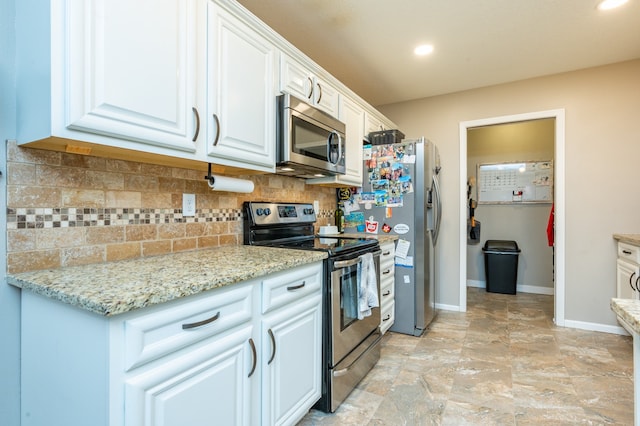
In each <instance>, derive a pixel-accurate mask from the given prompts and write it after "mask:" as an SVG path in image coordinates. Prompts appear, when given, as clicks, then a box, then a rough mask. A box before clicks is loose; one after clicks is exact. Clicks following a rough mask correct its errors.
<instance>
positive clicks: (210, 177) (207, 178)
mask: <svg viewBox="0 0 640 426" xmlns="http://www.w3.org/2000/svg"><path fill="white" fill-rule="evenodd" d="M204 178H205V180H208V181H209V185H212V186H213V184H214V183H215V181H216V178H215V176H213V175H212V174H211V163H209V171H208V173H207V175H206V176H205V177H204Z"/></svg>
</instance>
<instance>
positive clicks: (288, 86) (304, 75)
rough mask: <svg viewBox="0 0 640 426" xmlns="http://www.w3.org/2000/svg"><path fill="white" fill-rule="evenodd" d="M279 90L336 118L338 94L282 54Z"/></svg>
mask: <svg viewBox="0 0 640 426" xmlns="http://www.w3.org/2000/svg"><path fill="white" fill-rule="evenodd" d="M280 90H281V91H283V92H287V93H290V94H292V95H294V96H296V97H297V98H299V99H301V100H303V101H306V102H308V103H309V104H310V105H313V106H315V107H317V108H318V109H321V110H322V111H324V112H326V113H327V114H329V115H331V116H333V117H338V116H339V112H340V110H339V108H340V93H339V92H338V90H337V89H336V88H335V87H333V86H332V85H331V84H329V83H328V82H327V81H324V80H322V79H321V78H319V77H317V76H316V75H314V74H313V73H312V72H311V71H310V70H309V68H307V67H306V66H304V65H303V64H302V63H300V62H298V61H296V60H295V59H293V58H291V57H290V56H287V55H285V54H284V53H283V54H281V56H280Z"/></svg>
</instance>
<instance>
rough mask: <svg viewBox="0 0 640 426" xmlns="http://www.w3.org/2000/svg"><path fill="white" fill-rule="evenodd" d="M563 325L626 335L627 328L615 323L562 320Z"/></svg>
mask: <svg viewBox="0 0 640 426" xmlns="http://www.w3.org/2000/svg"><path fill="white" fill-rule="evenodd" d="M564 326H565V327H569V328H577V329H579V330H587V331H600V332H602V333H610V334H621V335H623V336H628V335H629V333H627V330H625V329H624V328H622V327H620V326H616V325H607V324H598V323H595V322H585V321H573V320H568V319H565V320H564Z"/></svg>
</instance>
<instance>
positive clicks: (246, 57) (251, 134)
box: [206, 2, 276, 172]
mask: <svg viewBox="0 0 640 426" xmlns="http://www.w3.org/2000/svg"><path fill="white" fill-rule="evenodd" d="M207 6H208V14H207V15H208V23H207V33H208V35H207V45H208V55H207V57H208V64H207V80H208V82H209V86H208V96H207V98H208V99H207V104H208V117H207V118H206V120H207V128H208V131H207V142H206V145H207V153H208V155H209V156H210V157H214V158H215V159H213V160H212V162H215V163H217V164H225V165H230V166H238V167H248V168H252V169H256V170H260V171H266V172H273V171H275V143H276V142H275V129H276V127H275V126H276V77H275V76H276V68H275V67H276V48H275V46H274V45H273V44H272V43H271V42H270V41H269V40H268V39H267V38H266V37H264V36H262V35H261V34H260V33H259V32H258V30H259V28H258V27H257V26H253V27H252V26H249V25H248V24H247V23H245V22H243V21H242V20H241V19H239V18H238V17H236V16H234V15H233V14H231V13H230V12H229V11H227V10H226V9H223V8H222V7H221V6H219V5H217V4H216V3H213V2H208V5H207Z"/></svg>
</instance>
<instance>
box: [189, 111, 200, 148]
mask: <svg viewBox="0 0 640 426" xmlns="http://www.w3.org/2000/svg"><path fill="white" fill-rule="evenodd" d="M192 109H193V113H194V114H195V116H196V131H195V134H194V135H193V139H191V140H192V141H193V142H195V141H196V140H197V139H198V135H199V134H200V114H198V109H197V108H196V107H193V108H192Z"/></svg>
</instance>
